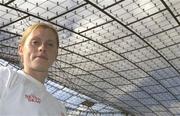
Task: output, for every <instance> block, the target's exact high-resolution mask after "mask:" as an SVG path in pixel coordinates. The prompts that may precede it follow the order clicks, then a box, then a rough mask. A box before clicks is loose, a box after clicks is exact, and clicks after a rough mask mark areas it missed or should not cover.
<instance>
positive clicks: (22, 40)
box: [19, 23, 59, 47]
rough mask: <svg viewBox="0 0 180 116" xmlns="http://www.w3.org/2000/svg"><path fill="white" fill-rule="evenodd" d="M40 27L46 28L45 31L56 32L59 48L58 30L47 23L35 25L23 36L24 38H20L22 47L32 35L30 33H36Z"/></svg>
mask: <svg viewBox="0 0 180 116" xmlns="http://www.w3.org/2000/svg"><path fill="white" fill-rule="evenodd" d="M39 27H42V28H45V29H50V30H52V31H53V32H54V34H55V36H56V40H57V47H59V36H58V33H57V31H56V29H55V28H54V27H53V26H51V25H49V24H46V23H35V24H33V25H31V26H29V27H28V28H27V29H26V30H25V31H24V32H23V34H22V37H21V38H20V41H19V44H21V45H22V46H23V45H24V43H25V41H26V39H27V37H28V36H29V35H30V33H32V32H33V31H35V30H36V29H37V28H39Z"/></svg>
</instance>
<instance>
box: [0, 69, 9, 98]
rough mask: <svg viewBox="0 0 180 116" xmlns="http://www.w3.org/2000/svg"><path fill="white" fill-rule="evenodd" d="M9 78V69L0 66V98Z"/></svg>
mask: <svg viewBox="0 0 180 116" xmlns="http://www.w3.org/2000/svg"><path fill="white" fill-rule="evenodd" d="M9 79H10V70H9V69H8V68H6V67H2V66H0V99H1V97H2V94H3V92H4V91H5V88H6V87H7V84H8V81H9Z"/></svg>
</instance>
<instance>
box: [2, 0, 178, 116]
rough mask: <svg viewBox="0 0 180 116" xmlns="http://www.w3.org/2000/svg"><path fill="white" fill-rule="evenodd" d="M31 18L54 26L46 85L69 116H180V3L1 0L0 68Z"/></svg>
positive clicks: (14, 59)
mask: <svg viewBox="0 0 180 116" xmlns="http://www.w3.org/2000/svg"><path fill="white" fill-rule="evenodd" d="M34 22H45V23H49V24H52V25H53V26H54V27H55V28H56V29H57V30H58V34H59V41H60V43H59V46H60V47H59V54H58V57H57V60H56V63H54V64H53V66H52V67H51V68H50V69H49V74H48V78H47V80H46V83H45V85H46V87H47V90H48V91H49V92H50V93H51V94H52V95H53V96H55V97H56V98H57V99H58V100H59V101H61V102H63V103H64V104H65V105H66V107H67V109H68V115H69V116H86V115H87V116H93V115H95V116H123V115H128V116H129V115H136V116H141V115H142V116H176V115H180V91H179V90H180V78H179V77H180V52H179V50H180V0H38V1H33V0H0V59H2V60H0V65H2V66H9V67H15V68H16V69H18V67H19V66H20V64H19V57H18V54H17V46H18V41H19V38H20V37H21V34H22V32H23V31H24V29H25V28H26V27H27V26H29V25H31V24H32V23H34ZM6 61H7V62H6ZM87 101H88V102H89V103H92V104H93V105H92V104H91V106H89V105H87V104H86V102H87Z"/></svg>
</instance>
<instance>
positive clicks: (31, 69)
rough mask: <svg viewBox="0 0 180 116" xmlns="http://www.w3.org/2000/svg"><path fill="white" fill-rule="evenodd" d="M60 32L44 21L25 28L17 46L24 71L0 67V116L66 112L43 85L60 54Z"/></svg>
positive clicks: (60, 115) (45, 115) (53, 115)
mask: <svg viewBox="0 0 180 116" xmlns="http://www.w3.org/2000/svg"><path fill="white" fill-rule="evenodd" d="M58 47H59V41H58V33H57V31H56V30H55V29H54V28H53V27H52V26H50V25H48V24H45V23H37V24H34V25H32V26H30V27H28V28H27V30H25V32H24V33H23V35H22V38H21V40H20V43H19V46H18V53H19V56H20V58H21V62H22V64H23V70H22V71H17V72H15V71H13V70H11V69H8V68H2V67H1V68H0V116H65V114H66V112H65V107H64V106H63V105H62V104H60V103H59V101H58V100H56V99H55V98H54V97H53V96H52V95H50V94H49V93H48V92H47V91H46V88H45V86H44V85H43V83H44V80H45V78H46V77H47V75H48V68H49V67H50V66H51V65H52V64H53V62H54V61H55V60H56V57H57V54H58Z"/></svg>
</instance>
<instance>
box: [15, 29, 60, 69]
mask: <svg viewBox="0 0 180 116" xmlns="http://www.w3.org/2000/svg"><path fill="white" fill-rule="evenodd" d="M57 51H58V48H57V39H56V35H55V33H54V32H53V31H52V30H51V29H48V28H42V27H38V28H37V29H35V30H34V31H33V32H31V33H30V35H29V36H28V37H27V39H26V40H25V43H24V45H23V46H21V45H20V46H19V51H18V52H19V54H20V56H21V57H22V59H23V65H24V70H35V71H40V72H47V71H48V68H49V67H50V66H51V65H52V63H53V62H54V61H55V59H56V56H57Z"/></svg>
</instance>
